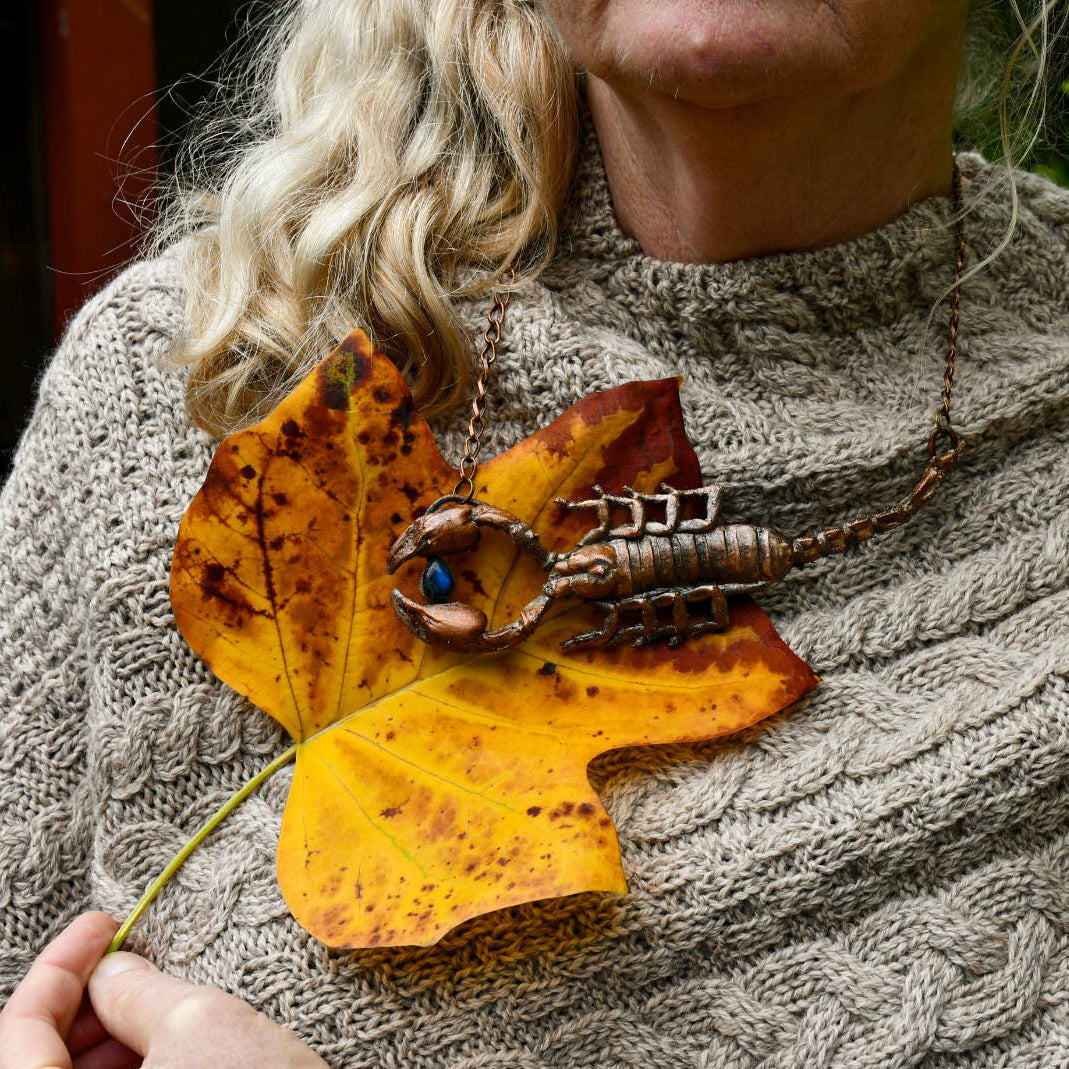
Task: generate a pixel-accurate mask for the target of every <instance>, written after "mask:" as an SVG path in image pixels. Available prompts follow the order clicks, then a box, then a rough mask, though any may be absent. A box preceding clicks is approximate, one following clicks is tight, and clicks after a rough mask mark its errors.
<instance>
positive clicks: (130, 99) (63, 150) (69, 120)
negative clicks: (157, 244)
mask: <svg viewBox="0 0 1069 1069" xmlns="http://www.w3.org/2000/svg"><path fill="white" fill-rule="evenodd" d="M152 8H153V4H152V0H38V9H39V12H40V19H41V55H42V75H43V78H44V99H43V107H44V119H45V125H46V131H47V133H46V139H47V175H48V179H47V181H48V210H49V229H50V246H51V263H50V267H51V269H52V272H53V275H52V280H53V314H54V318H55V324H56V329H57V334H58V332H59V330H60V329H61V327H62V325H63V323H64V321H65V320H66V319H67V318H68V317H69V315H70V313H71V312H73V311H74V310H76V309H77V308H78V307H79V306H80V305H81V304H82V303H83V302H84V301H85V299H86V298H87V297H88V296H89V295H90V294H91V293H92V292H93V291H94V290H95V289H97V288H99V286H100V285H101V284H102V283H103V282H105V281H106V280H107V279H108V278H109V277H110V276H111V275H112V274H113V273H114V272H115V270H116V269H117V268H119V267H121V266H122V265H123V264H124V263H126V262H127V261H129V260H130V259H132V258H133V257H134V255H135V253H136V250H137V245H138V242H139V240H140V237H141V234H142V233H143V224H144V222H145V221H146V218H147V216H148V215H150V214H151V204H150V203H148V198H149V196H150V194H151V190H152V188H153V185H154V181H155V175H156V141H157V122H156V110H155V93H156V59H155V46H154V40H153V28H152V14H153V12H152Z"/></svg>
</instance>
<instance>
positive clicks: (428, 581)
mask: <svg viewBox="0 0 1069 1069" xmlns="http://www.w3.org/2000/svg"><path fill="white" fill-rule="evenodd" d="M453 586H454V582H453V573H452V572H451V571H450V570H449V565H448V564H446V563H445V561H443V560H442V559H441V558H440V557H431V558H429V559H428V561H427V567H426V568H424V569H423V574H422V575H421V576H420V577H419V589H420V593H421V594H422V595H423V596H424V598H426V599H427V601H429V602H430V603H431V604H432V605H440V604H441V603H442V602H443V601H448V600H449V597H450V595H451V594H452V593H453Z"/></svg>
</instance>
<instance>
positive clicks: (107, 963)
mask: <svg viewBox="0 0 1069 1069" xmlns="http://www.w3.org/2000/svg"><path fill="white" fill-rule="evenodd" d="M215 994H218V995H219V997H222V998H224V999H225V996H223V995H222V993H221V992H218V993H216V992H212V991H211V990H209V989H207V988H203V987H194V986H193V985H192V984H188V983H186V981H185V980H179V979H178V978H177V977H174V976H168V975H167V974H166V973H162V972H160V970H159V969H157V968H156V966H155V965H153V964H152V963H151V962H148V961H146V960H145V959H144V958H142V957H138V955H136V954H123V953H116V954H109V955H108V956H107V957H106V958H104V960H103V961H101V963H100V964H99V965H98V966H97V967H96V969H95V970H94V972H93V974H92V976H90V977H89V1000H90V1002H92V1004H93V1009H94V1010H95V1011H96V1015H97V1017H99V1018H100V1023H101V1024H102V1025H103V1026H104V1027H105V1029H107V1031H108V1034H109V1035H110V1036H112V1038H114V1039H117V1040H119V1042H120V1043H123V1044H125V1045H126V1046H127V1047H129V1048H130V1049H131V1050H132V1051H135V1052H136V1053H137V1054H140V1055H141V1056H142V1057H145V1056H146V1055H147V1054H148V1053H149V1047H150V1046H151V1045H152V1042H153V1039H154V1038H155V1039H157V1040H159V1039H160V1038H161V1037H162V1036H165V1035H170V1036H172V1037H174V1036H176V1035H178V1034H181V1033H182V1032H183V1031H184V1026H185V1025H186V1024H187V1023H193V1021H195V1020H196V1018H197V1017H198V1016H199V1015H200V1014H202V1013H203V1012H204V1011H205V1010H206V1009H207V1007H206V1006H205V1003H206V1002H207V1001H210V1000H211V999H212V996H213V995H215Z"/></svg>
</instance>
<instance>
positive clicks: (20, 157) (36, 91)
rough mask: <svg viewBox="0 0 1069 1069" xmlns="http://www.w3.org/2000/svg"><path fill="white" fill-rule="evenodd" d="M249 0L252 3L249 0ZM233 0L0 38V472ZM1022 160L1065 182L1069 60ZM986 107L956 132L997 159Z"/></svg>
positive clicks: (179, 124)
mask: <svg viewBox="0 0 1069 1069" xmlns="http://www.w3.org/2000/svg"><path fill="white" fill-rule="evenodd" d="M261 2H263V0H261ZM1011 2H1012V0H1005V6H1006V9H1007V17H1009V15H1008V12H1009V8H1010V5H1011ZM249 7H250V5H249V4H248V2H247V0H19V2H16V3H8V4H6V5H3V8H4V13H2V14H0V34H2V35H3V36H2V40H3V41H4V42H5V43H6V47H7V53H6V54H7V60H6V62H5V63H4V64H3V65H0V92H2V99H3V100H4V101H5V107H4V108H3V109H0V137H2V139H3V141H2V143H3V144H4V146H5V153H4V154H3V156H2V158H0V198H2V203H3V205H4V210H3V212H0V338H2V343H0V344H2V349H0V376H2V389H0V480H2V479H3V478H4V477H5V476H6V474H7V469H8V464H9V461H10V456H11V452H12V450H13V449H14V446H15V445H16V443H17V441H18V436H19V434H20V431H21V428H22V426H23V424H24V423H25V420H26V417H27V413H28V411H29V407H30V405H31V404H32V400H33V391H34V383H35V381H36V379H37V376H38V375H39V374H40V370H41V367H42V365H43V362H44V361H45V360H46V359H47V355H48V353H49V352H50V351H51V350H52V348H53V347H54V346H55V344H56V341H57V339H58V338H59V336H60V334H61V333H62V330H63V327H64V324H65V323H66V322H67V320H68V319H69V318H70V315H71V314H72V313H73V312H74V311H75V310H76V309H77V308H78V307H79V306H80V305H81V304H83V303H84V301H85V300H86V299H87V298H88V297H89V296H91V294H92V293H93V292H95V291H96V290H97V289H98V288H99V287H100V286H101V285H103V284H104V283H105V282H106V281H107V280H108V279H109V278H110V277H112V275H113V274H114V273H115V272H116V271H117V270H118V269H119V268H120V267H121V266H122V265H123V264H125V263H127V262H129V261H130V260H131V259H132V258H134V257H135V256H136V255H137V250H138V246H139V243H140V241H141V240H142V235H143V234H144V232H145V227H146V226H147V225H149V224H150V223H151V220H152V205H153V196H152V193H153V189H154V187H155V184H156V181H157V178H158V177H159V176H160V175H166V174H167V173H168V171H169V169H170V167H171V166H172V162H173V159H174V150H175V146H176V144H177V143H178V142H179V140H180V139H181V135H182V130H183V128H184V127H185V126H186V124H187V123H188V121H189V114H190V111H191V109H193V108H194V107H195V106H196V104H197V103H198V102H199V101H200V100H201V99H202V98H203V97H204V96H205V94H206V93H208V92H209V90H210V88H211V86H212V84H213V80H214V78H215V77H216V75H217V73H218V66H217V64H218V58H219V56H220V54H221V52H222V51H223V50H224V49H225V48H227V47H228V46H233V44H234V42H235V41H237V40H238V39H239V37H240V27H241V25H242V21H243V20H244V19H245V18H247V17H248V12H249ZM1055 58H1056V62H1058V63H1060V64H1061V65H1062V67H1063V70H1064V78H1062V79H1061V81H1062V83H1063V84H1062V86H1061V90H1060V93H1059V94H1058V95H1057V97H1056V99H1055V100H1053V101H1051V102H1050V110H1049V122H1048V125H1047V130H1046V136H1045V139H1044V141H1043V142H1042V143H1041V144H1040V145H1039V146H1038V148H1037V151H1036V152H1035V153H1034V155H1033V156H1032V158H1031V159H1030V160H1029V161H1027V164H1028V166H1030V167H1032V168H1033V169H1036V170H1039V171H1041V172H1043V173H1044V174H1046V175H1047V176H1048V177H1050V178H1052V179H1054V180H1055V181H1058V182H1061V183H1062V184H1063V185H1066V186H1069V58H1067V57H1066V56H1064V55H1060V56H1057V57H1055ZM997 131H998V117H997V115H996V114H994V113H992V114H989V115H981V116H979V117H977V118H976V121H975V122H974V124H973V126H972V127H971V130H970V134H969V137H970V141H971V142H972V143H973V144H978V145H979V147H980V148H981V149H982V150H983V151H984V152H985V154H986V155H988V156H989V157H992V158H993V157H995V156H997V155H998V133H997Z"/></svg>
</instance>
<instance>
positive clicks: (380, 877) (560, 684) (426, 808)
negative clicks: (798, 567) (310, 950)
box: [172, 333, 814, 947]
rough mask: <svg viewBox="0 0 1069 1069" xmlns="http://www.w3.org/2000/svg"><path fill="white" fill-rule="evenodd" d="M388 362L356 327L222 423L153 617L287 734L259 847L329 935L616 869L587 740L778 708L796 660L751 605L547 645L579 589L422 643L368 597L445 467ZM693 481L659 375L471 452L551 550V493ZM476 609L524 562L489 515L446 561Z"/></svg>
mask: <svg viewBox="0 0 1069 1069" xmlns="http://www.w3.org/2000/svg"><path fill="white" fill-rule="evenodd" d="M455 478H456V475H455V472H454V471H453V470H452V469H451V468H450V466H449V465H448V464H447V463H446V462H445V460H444V459H443V458H442V456H441V454H440V452H439V450H438V447H437V445H436V444H435V441H434V438H433V435H432V434H431V431H430V429H429V427H428V426H427V424H426V422H425V421H424V420H423V418H422V417H421V416H420V415H419V413H418V412H417V411H415V409H414V408H413V405H412V401H411V398H410V396H409V393H408V391H407V389H406V387H405V385H404V383H403V382H402V380H401V378H400V376H399V375H398V373H397V371H396V369H395V368H394V366H393V365H392V364H391V363H390V362H389V360H387V359H386V358H385V357H383V356H382V355H381V354H379V353H378V352H376V351H374V350H373V349H372V348H371V346H370V344H369V342H368V341H367V339H366V338H365V337H364V336H363V335H362V334H359V333H356V334H354V335H352V336H351V337H350V338H349V339H347V340H346V342H345V343H343V345H342V346H341V347H340V348H339V349H338V350H337V351H336V352H335V353H334V354H332V356H331V357H329V358H328V359H327V360H326V361H324V363H323V364H321V365H320V366H319V367H318V368H317V369H316V370H315V371H314V372H313V373H312V374H311V375H309V377H308V378H307V379H306V380H305V381H304V383H303V384H302V385H301V386H300V387H299V388H298V389H297V390H296V391H295V392H294V393H293V394H292V395H291V396H290V397H289V398H287V399H286V400H285V401H284V402H283V403H282V404H281V405H280V406H279V407H278V409H276V411H275V412H274V413H273V414H272V415H271V416H270V417H269V418H268V419H266V420H265V421H264V422H263V423H260V424H258V425H257V426H255V427H253V428H251V429H250V430H247V431H243V432H240V433H238V434H234V435H232V436H231V437H229V438H227V439H226V440H225V441H224V442H223V443H222V445H221V446H220V448H219V451H218V453H217V455H216V457H215V460H214V461H213V463H212V465H211V468H210V470H209V473H208V476H207V478H206V480H205V483H204V487H203V489H202V490H201V491H200V492H199V493H198V495H197V497H196V498H195V500H194V501H193V503H192V505H191V506H190V508H189V510H188V512H187V514H186V516H185V519H184V520H183V523H182V527H181V531H180V533H179V537H178V543H177V547H176V551H175V558H174V567H173V572H172V602H173V606H174V612H175V618H176V620H177V622H178V625H179V627H180V629H181V631H182V634H183V635H184V636H185V637H186V639H187V640H188V642H189V643H190V645H191V646H192V647H193V649H194V650H195V651H196V652H197V653H198V654H199V655H200V656H201V657H202V658H203V659H204V661H205V662H206V663H207V665H208V666H209V667H210V668H211V669H212V671H213V672H214V673H215V674H216V675H217V676H218V677H219V678H220V679H222V680H223V681H224V682H226V683H228V684H229V685H230V686H231V687H233V688H234V689H235V690H237V691H239V692H241V693H242V694H244V695H246V696H247V697H248V698H249V699H250V700H251V701H252V702H254V703H255V704H256V705H257V706H259V707H260V708H261V709H263V710H264V711H266V712H267V713H269V714H270V715H271V716H273V717H274V718H275V719H276V720H278V721H279V723H281V724H282V725H283V727H284V728H285V729H286V730H287V731H288V732H289V733H290V734H291V735H292V736H293V737H294V739H295V740H297V743H298V749H297V765H296V769H295V772H294V779H293V786H292V789H291V791H290V795H289V799H288V801H287V804H286V809H285V814H284V817H283V822H282V830H281V836H280V840H279V849H278V878H279V884H280V886H281V889H282V893H283V895H284V897H285V899H286V902H287V903H288V905H289V907H290V909H291V910H292V911H293V914H294V916H295V917H296V918H297V920H298V921H299V922H300V923H301V924H302V925H303V926H304V927H305V928H307V929H308V931H310V932H311V933H313V934H314V935H316V936H317V937H318V938H319V939H321V940H322V941H324V942H325V943H327V944H329V945H330V946H334V947H370V946H384V945H404V944H419V945H428V944H431V943H434V942H436V941H437V940H438V939H440V938H441V937H442V935H444V934H445V932H447V931H448V930H449V929H451V928H453V927H455V926H456V925H457V924H460V923H461V922H462V921H464V920H467V919H468V918H471V917H474V916H477V915H479V914H482V913H486V912H489V911H491V910H495V909H500V908H502V907H505V906H509V905H513V904H516V903H520V902H527V901H532V900H535V899H541V898H549V897H556V896H560V895H568V894H573V893H575V892H579V891H586V890H605V891H616V892H621V893H622V892H624V891H626V882H625V879H624V873H623V871H622V868H621V862H620V853H619V847H618V844H617V840H616V834H615V829H614V828H613V826H612V822H611V820H610V818H609V815H608V813H607V812H606V811H605V808H604V807H603V806H602V804H601V802H600V800H599V799H598V797H597V795H596V794H595V792H594V791H593V789H592V788H591V786H590V784H589V782H588V780H587V774H586V770H587V765H588V764H589V762H590V761H591V759H592V758H593V757H595V756H596V755H597V754H600V753H603V752H604V751H606V750H610V749H614V748H617V747H621V746H634V745H646V744H650V743H666V742H685V741H686V742H689V741H697V740H702V739H709V738H713V737H716V736H718V735H722V734H725V733H728V732H734V731H737V730H739V729H741V728H744V727H747V726H749V725H751V724H753V723H755V722H756V721H758V720H760V719H761V718H762V717H765V716H768V715H769V714H771V713H773V712H776V711H777V710H780V709H782V708H784V707H785V706H786V705H788V704H790V703H791V702H793V701H794V700H796V699H797V698H798V697H799V696H800V695H802V694H803V693H804V692H805V691H806V690H808V689H809V687H811V686H812V685H813V682H814V677H813V675H812V673H811V672H810V671H809V669H808V668H806V666H805V665H804V664H803V663H802V662H801V661H800V660H798V658H797V657H795V656H794V654H792V653H791V652H790V651H789V650H788V649H787V648H786V647H785V646H784V645H783V644H782V642H781V641H780V640H779V638H778V636H776V634H775V632H774V631H773V629H772V627H771V624H770V623H769V622H768V620H767V619H766V618H765V617H764V616H763V614H761V612H760V611H759V610H758V609H757V608H756V606H754V605H753V603H752V602H748V601H743V602H740V604H739V605H737V606H735V607H734V609H733V615H732V625H731V627H730V629H729V630H727V631H725V632H723V633H718V634H711V635H706V636H703V637H702V638H701V639H698V640H695V641H692V642H688V643H686V644H685V645H682V646H680V647H678V648H675V649H671V648H669V647H667V646H666V645H656V646H655V645H651V646H647V647H643V648H639V649H634V648H631V647H619V648H613V649H604V648H600V647H585V648H578V649H573V650H569V651H565V650H563V649H561V647H560V645H559V643H560V641H561V640H562V639H563V638H565V637H567V636H568V635H571V634H575V633H576V632H578V631H582V630H587V629H589V628H590V627H591V626H593V625H594V623H595V621H596V619H597V617H596V614H595V613H596V611H595V610H594V609H593V608H592V607H591V606H588V605H585V606H584V605H580V606H577V607H574V608H572V609H571V610H569V611H567V612H562V613H560V614H558V615H556V616H555V617H552V618H549V619H547V621H545V622H544V623H543V626H542V628H541V629H540V630H539V631H538V632H537V633H536V635H535V636H534V637H533V638H530V639H528V640H527V641H526V642H525V643H523V644H522V645H521V646H519V647H517V648H514V649H512V650H508V651H506V652H504V653H494V654H479V655H472V654H458V653H455V652H449V651H447V650H445V649H441V648H437V647H431V646H427V645H424V644H423V643H422V642H420V641H419V640H418V639H416V638H415V637H414V636H413V635H412V634H411V633H410V632H409V631H408V630H407V629H406V628H405V627H404V626H403V625H402V624H401V622H400V621H399V620H398V618H397V616H396V615H395V613H394V611H393V608H392V606H391V604H390V593H391V590H392V589H393V587H394V586H395V585H396V584H398V583H399V585H400V586H401V587H402V588H403V589H405V590H406V592H408V593H409V594H410V595H411V596H412V597H418V594H416V579H417V575H416V572H417V571H418V567H417V566H415V565H413V566H411V568H409V569H406V570H405V571H404V574H403V575H402V576H401V577H400V578H399V579H398V578H397V577H393V576H389V575H387V574H386V571H385V561H386V557H387V554H388V552H389V549H390V546H391V545H392V544H393V542H394V541H395V539H396V538H397V536H398V535H399V534H400V533H401V532H402V531H403V530H404V529H405V528H406V527H407V525H408V524H409V523H410V522H411V521H412V520H413V519H414V518H415V517H416V516H418V515H420V514H421V513H422V512H423V511H425V509H426V508H427V506H428V505H430V504H431V502H433V501H434V500H435V499H436V498H438V497H439V496H441V494H442V493H443V492H448V490H449V489H450V488H451V487H452V485H453V483H454V481H455ZM663 481H669V482H672V483H673V484H675V485H678V486H681V487H682V486H695V485H700V473H699V471H698V466H697V462H696V460H695V457H694V454H693V452H692V450H691V448H690V446H689V445H688V444H687V441H686V437H685V433H684V428H683V422H682V416H681V413H680V409H679V403H678V396H677V383H676V381H675V380H671V379H669V380H664V381H660V382H652V383H631V384H628V385H626V386H623V387H620V388H618V389H615V390H611V391H608V392H606V393H601V394H596V395H593V396H591V397H588V398H587V399H585V400H584V401H582V402H581V403H580V404H578V405H576V406H575V407H574V408H572V409H570V410H569V411H568V412H566V413H565V414H564V415H562V416H561V417H560V418H559V419H558V420H556V421H555V422H554V423H553V424H552V425H550V426H549V427H547V428H545V429H544V430H542V431H540V432H539V433H537V434H535V435H532V436H531V437H530V438H528V439H527V440H526V441H524V442H522V443H521V444H520V445H518V446H516V447H515V448H513V449H511V450H509V451H508V452H506V453H504V454H502V455H501V456H499V457H497V458H495V459H494V460H491V461H489V462H488V463H486V464H485V465H484V466H483V467H482V468H481V469H480V471H479V474H478V477H477V487H476V496H477V497H478V498H479V499H481V500H485V501H489V502H492V503H494V504H495V505H499V506H501V507H502V508H504V509H507V510H508V511H510V512H512V513H514V514H515V515H516V516H518V517H519V518H520V519H522V520H523V521H525V522H526V523H528V524H530V525H531V526H533V527H534V528H535V529H536V530H538V531H539V533H540V534H541V535H542V537H543V541H544V543H545V544H547V545H548V546H550V547H551V548H554V549H559V550H564V549H567V548H570V547H571V546H573V545H574V544H575V542H576V541H577V540H578V538H579V537H580V536H581V535H582V534H583V533H584V532H585V530H587V529H588V527H589V526H590V522H589V518H588V517H584V515H583V514H580V513H576V512H565V511H564V510H562V509H561V508H560V507H559V506H557V505H555V504H554V499H555V498H556V497H558V496H559V497H564V498H567V499H573V500H574V499H581V498H583V497H586V496H589V494H590V491H591V487H592V486H593V485H594V484H596V483H600V484H603V485H605V486H609V487H620V486H622V485H632V486H635V487H636V488H638V489H647V490H652V489H654V488H656V487H657V486H658V485H659V484H660V483H661V482H663ZM451 563H452V565H453V568H454V571H455V573H456V577H457V583H458V587H457V591H456V594H455V595H454V596H455V597H456V598H458V599H459V600H462V601H465V602H467V603H469V604H471V605H473V606H475V607H477V608H479V609H481V610H482V611H483V612H485V613H486V615H487V617H488V618H489V621H490V626H491V627H497V626H500V625H501V624H503V623H505V622H507V621H509V620H511V619H514V618H515V617H516V614H517V613H518V612H519V610H520V608H522V606H523V605H525V604H526V603H527V602H528V601H529V600H530V599H531V598H532V596H534V595H535V594H537V592H538V591H539V589H540V588H541V585H542V583H543V582H544V575H543V574H542V573H541V572H540V570H539V567H538V565H537V563H536V562H535V561H533V560H532V559H531V558H530V557H528V556H524V555H519V554H518V553H517V550H516V547H515V546H514V545H513V544H512V543H511V542H509V541H508V539H507V538H505V537H504V536H501V535H496V534H491V535H487V536H485V537H484V540H483V544H482V545H481V546H480V547H479V549H478V550H477V551H474V552H472V553H470V554H466V555H463V556H458V557H455V558H451Z"/></svg>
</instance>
